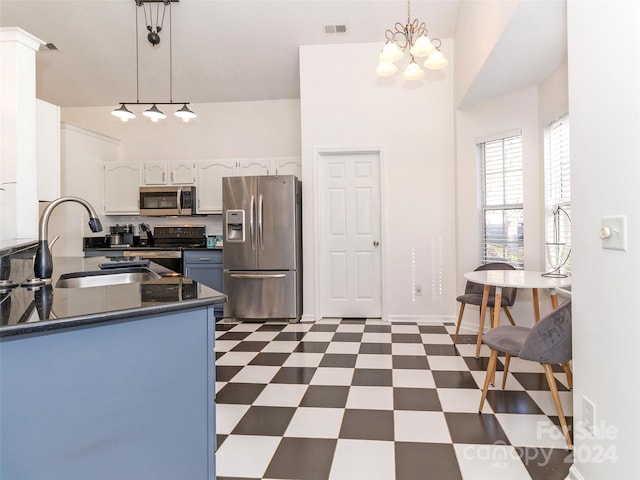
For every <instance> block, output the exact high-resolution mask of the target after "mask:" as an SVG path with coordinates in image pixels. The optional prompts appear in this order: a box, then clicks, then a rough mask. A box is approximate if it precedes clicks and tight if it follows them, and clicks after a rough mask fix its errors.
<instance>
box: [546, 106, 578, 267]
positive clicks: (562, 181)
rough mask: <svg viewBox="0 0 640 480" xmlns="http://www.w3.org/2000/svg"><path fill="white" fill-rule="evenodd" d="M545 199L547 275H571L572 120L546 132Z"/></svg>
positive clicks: (548, 126) (557, 123)
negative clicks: (556, 271) (551, 272)
mask: <svg viewBox="0 0 640 480" xmlns="http://www.w3.org/2000/svg"><path fill="white" fill-rule="evenodd" d="M544 198H545V242H546V250H547V251H546V262H547V269H548V270H547V271H551V270H554V269H558V273H564V274H567V275H568V274H570V273H571V257H570V253H571V220H570V219H571V165H570V156H569V117H568V116H565V117H563V118H561V119H559V120H556V121H554V122H552V123H551V124H549V125H547V127H545V130H544Z"/></svg>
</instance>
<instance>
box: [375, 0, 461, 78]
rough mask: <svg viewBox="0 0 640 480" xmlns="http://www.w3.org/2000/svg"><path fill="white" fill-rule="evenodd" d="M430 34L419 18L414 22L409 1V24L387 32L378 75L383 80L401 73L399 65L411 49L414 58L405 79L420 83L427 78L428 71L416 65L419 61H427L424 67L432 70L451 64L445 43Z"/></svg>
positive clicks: (403, 75) (379, 58)
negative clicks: (445, 52)
mask: <svg viewBox="0 0 640 480" xmlns="http://www.w3.org/2000/svg"><path fill="white" fill-rule="evenodd" d="M428 34H429V31H428V30H427V27H426V25H425V23H424V22H420V21H419V20H418V19H417V18H414V19H413V20H412V19H411V0H407V23H405V24H402V23H400V22H396V24H395V25H394V30H391V29H389V30H387V31H386V32H385V37H386V38H387V42H386V43H385V44H384V47H382V52H380V55H378V60H379V61H380V63H378V68H376V74H377V75H378V76H380V77H388V76H391V75H395V74H396V73H397V72H398V67H397V66H396V65H395V62H397V61H398V60H400V59H401V58H402V57H403V56H404V52H405V51H406V50H409V55H410V56H411V59H410V61H409V65H407V67H406V68H405V70H404V71H403V72H402V77H403V78H404V79H405V80H418V79H420V78H422V77H423V76H424V70H422V69H421V68H420V66H419V65H418V64H417V62H416V58H424V57H426V59H425V61H424V64H423V65H424V66H425V67H426V68H428V69H430V70H439V69H442V68H444V67H446V66H447V65H448V63H449V62H447V60H446V59H445V58H444V55H442V52H441V51H440V46H441V45H442V42H441V41H440V40H439V39H437V38H434V39H429V36H428Z"/></svg>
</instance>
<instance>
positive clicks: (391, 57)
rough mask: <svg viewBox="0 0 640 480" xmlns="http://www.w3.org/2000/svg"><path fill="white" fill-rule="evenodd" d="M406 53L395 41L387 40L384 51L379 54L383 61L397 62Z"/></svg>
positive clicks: (379, 58)
mask: <svg viewBox="0 0 640 480" xmlns="http://www.w3.org/2000/svg"><path fill="white" fill-rule="evenodd" d="M403 55H404V52H403V51H402V50H401V49H400V47H398V45H396V44H395V43H394V42H387V43H385V44H384V47H382V52H380V55H378V60H380V61H381V62H397V61H398V60H400V59H401V58H402V57H403Z"/></svg>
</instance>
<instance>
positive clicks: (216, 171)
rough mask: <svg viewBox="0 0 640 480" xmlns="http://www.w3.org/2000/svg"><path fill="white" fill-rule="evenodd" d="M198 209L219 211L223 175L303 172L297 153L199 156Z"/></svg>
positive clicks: (220, 210)
mask: <svg viewBox="0 0 640 480" xmlns="http://www.w3.org/2000/svg"><path fill="white" fill-rule="evenodd" d="M197 172H198V176H197V186H198V190H197V193H198V213H222V177H233V176H253V175H276V174H277V175H296V176H297V177H298V178H300V177H301V176H302V162H301V160H300V157H282V158H259V159H239V160H201V161H199V162H198V165H197Z"/></svg>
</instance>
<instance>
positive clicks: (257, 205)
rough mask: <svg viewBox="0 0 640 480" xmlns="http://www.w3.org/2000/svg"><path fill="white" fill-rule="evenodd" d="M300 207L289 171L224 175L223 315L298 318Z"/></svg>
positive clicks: (295, 183)
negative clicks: (275, 173)
mask: <svg viewBox="0 0 640 480" xmlns="http://www.w3.org/2000/svg"><path fill="white" fill-rule="evenodd" d="M301 207H302V187H301V183H300V180H298V179H297V178H296V177H295V176H293V175H281V176H278V175H265V176H256V177H224V178H223V179H222V208H223V222H224V248H223V263H224V284H223V290H224V293H225V294H226V295H227V296H228V297H229V299H228V301H227V303H226V304H225V305H224V316H225V318H237V319H247V320H270V319H288V320H289V321H291V322H295V321H297V320H299V319H300V316H301V314H302V228H301V223H302V220H301V218H302V217H301V213H302V208H301Z"/></svg>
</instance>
